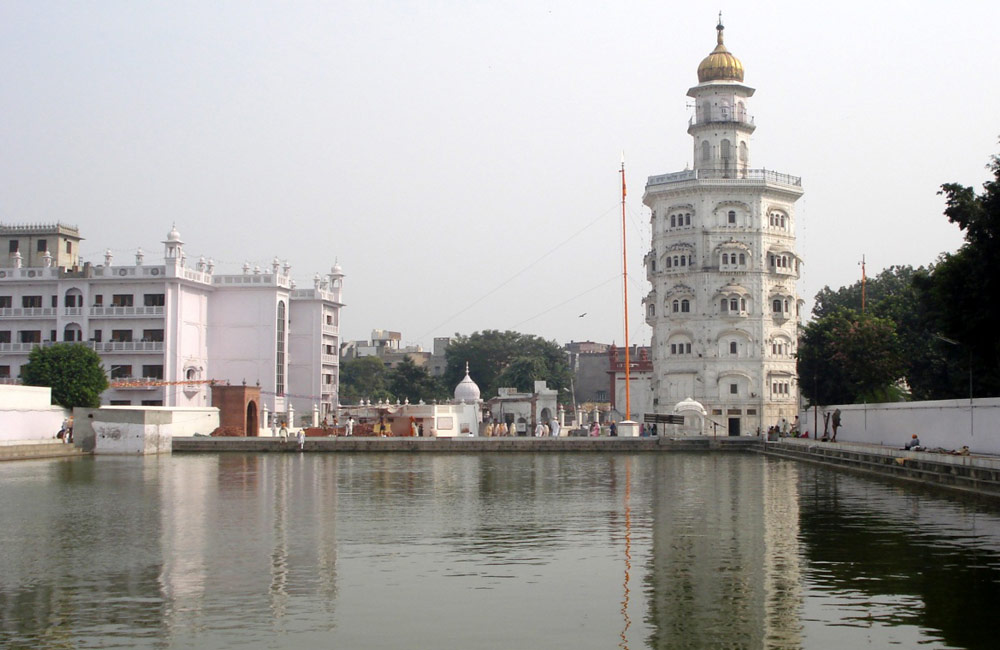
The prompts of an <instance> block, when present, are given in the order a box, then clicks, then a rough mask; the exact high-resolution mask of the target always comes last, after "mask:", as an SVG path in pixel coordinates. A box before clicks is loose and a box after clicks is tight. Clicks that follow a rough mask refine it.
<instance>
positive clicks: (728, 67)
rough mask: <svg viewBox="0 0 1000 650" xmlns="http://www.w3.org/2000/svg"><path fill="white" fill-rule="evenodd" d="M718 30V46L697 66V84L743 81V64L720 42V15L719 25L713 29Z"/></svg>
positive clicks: (720, 17)
mask: <svg viewBox="0 0 1000 650" xmlns="http://www.w3.org/2000/svg"><path fill="white" fill-rule="evenodd" d="M715 29H716V30H718V32H719V34H718V37H717V39H718V45H716V46H715V49H714V50H712V53H711V54H709V55H708V56H706V57H705V58H704V59H703V60H702V62H701V63H700V64H698V83H705V82H707V81H739V82H742V81H743V64H742V63H741V62H740V60H739V59H737V58H736V57H735V56H733V54H732V53H731V52H730V51H729V50H727V49H726V46H725V44H724V43H723V42H722V30H724V29H725V27H723V26H722V13H721V12H720V13H719V24H718V25H716V27H715Z"/></svg>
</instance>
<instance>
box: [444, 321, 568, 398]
mask: <svg viewBox="0 0 1000 650" xmlns="http://www.w3.org/2000/svg"><path fill="white" fill-rule="evenodd" d="M447 354H448V367H447V370H446V371H445V385H446V386H456V385H458V382H460V381H462V378H463V377H465V364H466V362H468V364H469V375H470V376H471V377H472V379H473V380H474V381H475V382H476V383H477V384H478V385H479V389H480V391H481V394H482V396H483V399H490V398H491V397H494V396H496V395H497V389H498V388H500V387H509V386H513V387H516V388H517V389H518V390H520V391H528V390H531V389H532V388H533V387H534V385H533V382H534V381H543V380H544V381H545V382H546V383H547V385H548V387H549V388H553V389H555V390H558V391H560V393H559V395H560V400H568V399H569V397H568V396H567V395H565V394H564V393H565V391H563V390H562V389H563V388H565V387H567V386H569V376H570V375H569V367H568V365H567V362H566V353H565V352H564V351H563V349H562V348H561V347H560V346H559V344H558V343H556V342H555V341H546V340H545V339H543V338H540V337H538V336H534V335H532V334H520V333H518V332H512V331H506V332H501V331H499V330H483V331H482V332H475V333H473V334H472V335H470V336H462V335H460V334H456V335H455V338H454V339H453V340H452V342H451V344H449V346H448V353H447Z"/></svg>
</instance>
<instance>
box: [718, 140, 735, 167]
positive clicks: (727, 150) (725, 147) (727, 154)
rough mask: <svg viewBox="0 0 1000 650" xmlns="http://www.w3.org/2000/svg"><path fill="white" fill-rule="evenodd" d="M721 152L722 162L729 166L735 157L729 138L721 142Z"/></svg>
mask: <svg viewBox="0 0 1000 650" xmlns="http://www.w3.org/2000/svg"><path fill="white" fill-rule="evenodd" d="M719 152H720V155H721V156H722V164H723V165H724V166H726V167H728V166H729V163H730V161H731V160H732V157H733V152H732V146H731V144H730V142H729V140H723V141H722V142H721V143H720V147H719Z"/></svg>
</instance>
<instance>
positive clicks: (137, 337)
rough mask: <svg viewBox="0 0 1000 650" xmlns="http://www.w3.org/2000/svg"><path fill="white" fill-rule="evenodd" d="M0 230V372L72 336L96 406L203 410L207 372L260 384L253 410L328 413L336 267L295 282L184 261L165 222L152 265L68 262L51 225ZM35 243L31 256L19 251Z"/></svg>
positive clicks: (65, 235)
mask: <svg viewBox="0 0 1000 650" xmlns="http://www.w3.org/2000/svg"><path fill="white" fill-rule="evenodd" d="M29 236H30V239H29ZM0 237H2V238H3V240H4V241H5V242H7V244H6V246H7V249H8V250H10V251H11V252H10V254H9V256H8V260H7V264H6V265H5V266H4V267H2V268H0V319H2V320H0V376H3V377H17V376H18V375H19V373H20V368H21V366H22V365H24V364H25V363H26V362H27V360H28V354H29V353H30V352H31V350H32V349H33V348H34V347H36V346H39V345H48V344H51V343H55V342H79V343H84V344H86V345H88V346H90V347H92V348H93V349H94V350H96V351H97V352H98V354H100V355H101V358H102V359H103V361H104V367H105V369H106V370H107V371H108V373H109V376H110V380H111V382H112V388H110V389H109V390H107V391H105V393H104V394H103V395H102V402H103V403H105V404H111V405H147V406H208V405H209V404H210V400H209V396H208V384H209V382H210V381H213V380H214V381H216V382H223V383H224V382H230V383H232V384H242V383H246V384H248V385H257V386H260V389H261V402H262V406H261V409H262V410H267V411H270V412H271V413H280V414H284V415H283V416H282V417H287V414H289V413H290V412H291V413H299V414H301V415H303V416H311V414H312V411H313V409H314V408H317V409H318V410H319V411H320V414H322V415H326V414H330V413H334V412H335V408H336V406H337V394H338V381H339V358H338V354H337V350H338V349H339V347H340V346H339V338H340V335H339V332H340V309H341V307H342V306H343V305H342V303H341V292H342V288H343V277H344V275H343V272H342V271H341V269H340V267H339V266H336V265H335V266H334V267H333V269H332V270H331V272H330V273H329V274H327V275H324V276H320V275H316V276H315V278H314V280H313V286H312V287H309V288H303V289H298V288H296V287H295V283H294V281H293V280H292V279H291V276H290V274H289V272H290V269H291V267H290V266H289V265H288V264H287V262H286V263H282V262H280V261H279V260H278V259H277V258H275V259H274V261H273V262H272V264H271V265H270V268H267V269H263V270H262V269H260V268H256V267H255V268H253V269H251V267H250V265H249V264H245V265H244V267H243V273H242V274H234V275H219V274H216V273H215V269H214V263H213V262H212V261H211V260H206V259H205V258H199V259H198V260H197V261H196V262H195V263H194V265H193V266H189V265H188V260H187V257H186V255H185V253H184V248H183V242H182V241H181V237H180V234H179V233H178V232H177V230H176V229H171V231H170V232H169V233H168V235H167V238H166V239H165V240H164V242H163V244H164V250H163V260H162V263H158V264H147V262H146V259H145V254H144V253H143V251H142V250H141V249H140V250H138V251H136V253H135V257H134V259H129V260H128V262H127V263H125V264H122V263H117V264H116V263H115V260H114V256H113V255H112V253H111V251H107V252H106V253H105V255H104V264H102V265H97V266H93V265H91V264H89V263H88V264H84V265H83V266H82V267H80V266H79V258H78V256H77V252H76V249H77V246H78V243H79V241H80V239H81V238H80V236H79V233H78V231H77V230H76V229H75V228H70V227H67V226H63V225H61V224H57V225H55V226H30V227H21V226H0ZM42 242H44V247H45V249H44V253H43V254H42V255H41V256H35V257H31V258H29V257H27V256H26V255H25V254H24V253H23V252H22V251H23V250H24V247H25V246H28V245H29V243H30V247H31V248H32V249H35V252H38V251H41V250H42V246H43V244H42ZM54 248H58V250H59V251H60V253H61V254H62V257H60V256H57V255H55V254H54V251H53V249H54ZM26 261H31V262H33V263H36V262H37V264H33V265H28V264H26ZM260 415H263V414H258V416H260ZM260 422H261V424H262V426H267V425H268V422H266V421H265V420H264V419H261V420H260ZM289 424H292V423H291V422H290V423H289Z"/></svg>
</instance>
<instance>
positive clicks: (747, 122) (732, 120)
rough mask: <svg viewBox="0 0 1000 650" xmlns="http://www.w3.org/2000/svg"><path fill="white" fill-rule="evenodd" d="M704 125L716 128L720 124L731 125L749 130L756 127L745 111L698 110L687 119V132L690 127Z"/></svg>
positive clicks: (751, 116)
mask: <svg viewBox="0 0 1000 650" xmlns="http://www.w3.org/2000/svg"><path fill="white" fill-rule="evenodd" d="M706 124H711V125H713V126H718V125H722V124H732V125H735V126H743V127H745V128H749V129H751V130H753V129H756V128H757V125H756V124H754V119H753V115H749V114H748V113H747V112H746V111H745V110H744V111H740V110H732V109H730V108H727V109H723V108H721V107H720V108H714V109H712V110H710V111H707V112H706V111H703V110H699V111H698V112H697V114H696V115H694V116H692V117H689V118H688V131H689V132H690V129H691V128H692V127H696V126H704V125H706Z"/></svg>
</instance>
